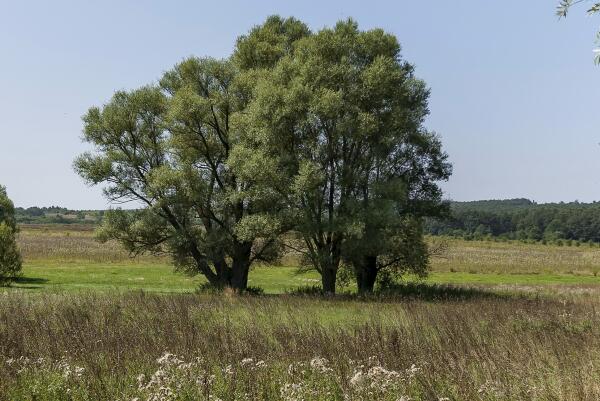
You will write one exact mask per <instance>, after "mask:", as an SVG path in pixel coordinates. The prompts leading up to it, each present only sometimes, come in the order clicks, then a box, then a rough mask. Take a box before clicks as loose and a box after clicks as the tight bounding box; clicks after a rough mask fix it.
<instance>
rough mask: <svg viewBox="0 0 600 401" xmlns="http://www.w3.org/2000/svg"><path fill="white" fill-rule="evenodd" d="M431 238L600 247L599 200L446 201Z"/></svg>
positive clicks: (42, 213) (85, 219)
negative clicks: (447, 208) (447, 207)
mask: <svg viewBox="0 0 600 401" xmlns="http://www.w3.org/2000/svg"><path fill="white" fill-rule="evenodd" d="M15 211H16V217H17V221H18V222H19V223H20V224H91V225H94V224H99V223H100V222H101V221H102V217H103V215H104V211H103V210H69V209H66V208H64V207H59V206H50V207H30V208H26V209H24V208H21V207H18V208H16V210H15ZM425 228H426V232H427V233H428V234H430V235H448V236H453V237H460V238H464V239H501V240H502V239H507V240H509V239H510V240H531V241H542V242H544V241H550V242H559V243H560V242H561V241H563V242H564V241H566V243H567V244H568V243H570V242H571V241H577V242H596V243H600V202H593V203H581V202H570V203H563V202H561V203H542V204H538V203H536V202H533V201H531V200H529V199H506V200H480V201H472V202H450V213H449V216H447V217H446V218H443V219H428V220H427V221H426V224H425Z"/></svg>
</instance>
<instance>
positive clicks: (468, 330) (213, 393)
mask: <svg viewBox="0 0 600 401" xmlns="http://www.w3.org/2000/svg"><path fill="white" fill-rule="evenodd" d="M428 241H429V242H430V243H431V244H432V245H433V246H434V247H435V248H437V249H440V250H443V251H440V252H439V253H438V256H436V257H435V258H433V259H432V273H431V275H430V276H429V278H428V279H427V280H425V281H424V282H423V283H415V280H417V279H416V278H411V277H407V278H406V281H405V283H404V284H400V285H395V286H392V287H391V288H388V289H386V290H385V291H380V292H379V293H377V294H375V295H372V296H369V297H357V296H356V295H353V293H354V292H355V291H356V290H355V287H352V286H348V287H345V289H344V292H346V293H345V294H344V295H340V296H337V297H323V296H320V295H318V294H317V293H316V291H315V290H314V288H311V286H314V285H316V284H319V282H320V280H319V276H318V274H316V273H315V272H302V273H300V274H299V273H298V271H297V267H296V266H297V260H296V259H295V258H294V256H293V255H289V256H288V257H287V258H284V259H283V260H282V261H281V263H282V265H283V266H266V265H265V266H258V267H256V268H254V269H253V270H252V271H251V272H250V277H249V283H250V285H251V286H252V287H261V288H262V289H264V291H265V293H266V294H267V295H254V296H251V295H235V294H233V293H225V294H211V293H207V292H198V287H199V285H201V284H202V283H203V282H204V281H203V280H202V279H201V278H200V277H198V276H196V277H189V276H186V275H185V274H182V273H174V272H173V270H172V267H171V266H170V265H169V263H168V262H169V261H168V259H165V258H156V257H151V256H147V255H146V256H141V257H138V258H135V259H132V258H131V257H130V256H129V255H128V253H127V252H125V251H123V250H122V248H120V247H119V245H118V244H116V243H112V242H108V243H106V244H99V243H98V242H96V241H95V240H94V238H93V232H92V231H91V230H90V229H89V227H88V226H73V225H69V226H56V225H51V226H33V227H31V226H30V227H22V229H21V231H20V233H19V247H20V249H21V251H22V254H23V257H24V274H23V277H22V278H21V279H20V280H19V281H18V282H17V283H15V284H14V285H13V287H11V288H8V289H4V290H2V291H0V400H2V401H3V400H11V401H12V400H34V399H35V400H123V401H125V400H134V399H138V400H219V399H221V400H302V399H303V400H393V401H397V400H409V399H411V400H436V401H438V400H444V399H446V400H515V399H527V400H596V399H598V398H599V397H600V386H598V384H597V382H598V381H597V379H598V377H600V317H599V316H600V315H598V314H597V309H598V305H600V285H598V284H600V277H597V276H596V275H595V271H596V270H595V269H596V268H597V267H600V259H599V256H600V249H599V248H597V247H589V246H580V247H575V246H573V247H566V246H562V247H561V246H554V245H541V244H526V243H522V242H519V241H512V242H493V241H465V240H458V239H452V238H446V239H444V241H443V242H442V243H440V242H439V241H440V238H439V237H432V238H429V239H428ZM417 281H418V280H417ZM298 287H302V288H303V289H302V290H297V288H298ZM294 289H296V290H294ZM270 294H279V295H270Z"/></svg>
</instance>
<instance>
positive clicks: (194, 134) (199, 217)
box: [75, 17, 307, 289]
mask: <svg viewBox="0 0 600 401" xmlns="http://www.w3.org/2000/svg"><path fill="white" fill-rule="evenodd" d="M305 32H307V29H306V27H305V26H304V25H303V24H301V23H300V22H298V21H296V20H294V19H286V20H284V19H281V18H279V17H271V18H269V19H268V20H267V22H266V23H265V24H264V25H262V26H258V27H255V28H254V29H253V30H252V31H251V32H250V33H249V34H248V35H247V36H243V37H241V38H240V39H239V40H238V42H237V48H236V52H235V54H234V56H233V57H232V58H231V59H230V60H215V59H211V58H195V57H191V58H189V59H186V60H184V61H182V62H181V63H179V64H177V65H176V66H175V67H174V68H173V69H172V70H170V71H168V72H166V73H165V74H164V76H163V77H162V79H161V80H160V84H159V86H147V87H144V88H141V89H138V90H134V91H131V92H117V93H116V94H115V95H114V96H113V98H112V99H111V101H110V102H109V103H108V104H106V105H104V106H103V107H102V108H98V107H93V108H91V109H90V110H89V111H88V113H87V114H86V115H85V116H84V118H83V120H84V125H85V130H84V139H85V140H86V141H87V142H89V143H91V144H92V145H94V147H95V152H94V153H86V154H84V155H82V156H80V157H79V158H78V159H77V160H76V162H75V169H76V171H77V172H78V173H79V174H80V175H81V176H82V177H83V178H84V179H85V180H86V181H87V182H88V183H90V184H100V183H105V184H108V185H107V186H106V188H105V194H106V196H107V198H108V199H109V200H110V201H113V202H127V201H135V202H138V203H141V204H142V205H143V206H144V208H143V209H141V210H138V211H135V212H124V211H119V210H114V211H111V212H109V213H107V214H106V216H105V219H104V223H103V227H102V228H101V229H100V230H99V237H100V238H101V239H103V240H109V239H116V240H119V241H120V242H121V243H123V244H124V245H125V247H126V248H127V249H128V250H129V251H130V252H131V253H132V254H140V253H147V252H150V253H157V254H158V253H166V254H169V255H171V256H172V257H173V260H174V262H175V265H176V266H177V267H178V268H179V269H181V270H184V271H186V272H189V273H191V274H195V273H202V274H203V275H204V276H206V278H207V279H208V280H209V282H210V283H211V284H212V285H214V286H218V287H225V286H232V287H234V288H236V289H244V288H245V287H246V286H247V280H248V271H249V268H250V265H251V264H252V263H253V262H254V261H257V260H263V261H265V260H272V259H274V258H276V257H277V256H278V254H279V251H280V249H281V243H280V241H279V235H280V234H281V233H282V232H283V231H285V230H286V229H289V227H288V226H287V224H288V223H286V221H288V220H289V219H286V218H285V217H286V216H285V210H284V208H283V204H282V202H281V201H280V200H279V198H277V197H275V196H273V193H269V192H268V191H261V190H257V189H256V188H255V187H254V186H253V182H252V175H253V174H252V172H251V171H250V170H249V169H248V170H246V171H243V172H241V171H236V170H235V169H234V168H232V164H231V163H230V162H229V157H230V154H231V152H232V151H233V149H234V148H235V147H236V146H237V133H236V132H235V131H234V130H233V129H232V121H234V120H235V119H236V116H237V114H240V113H243V112H244V110H245V109H246V107H247V105H248V102H250V101H251V98H252V96H251V92H252V87H253V83H254V78H253V77H254V75H260V73H261V72H260V71H261V70H263V69H266V68H269V67H270V66H271V65H272V64H273V63H276V62H277V60H278V59H279V58H280V57H282V56H283V55H284V54H285V53H286V52H288V51H291V49H290V44H291V43H292V42H293V41H294V40H295V39H296V38H297V37H300V36H302V35H303V34H304V33H305ZM254 167H255V168H262V169H264V168H265V167H268V166H265V165H262V164H261V165H256V166H254Z"/></svg>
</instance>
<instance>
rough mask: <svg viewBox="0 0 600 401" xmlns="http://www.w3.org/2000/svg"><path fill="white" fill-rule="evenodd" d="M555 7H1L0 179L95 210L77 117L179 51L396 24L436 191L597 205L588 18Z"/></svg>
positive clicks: (598, 152) (598, 71) (97, 197)
mask: <svg viewBox="0 0 600 401" xmlns="http://www.w3.org/2000/svg"><path fill="white" fill-rule="evenodd" d="M555 3H557V1H554V0H552V1H542V0H535V1H530V2H526V3H523V2H517V1H516V0H511V1H508V2H501V3H488V2H485V4H484V2H480V1H475V0H469V1H467V0H464V1H457V2H452V3H450V2H444V1H436V2H428V4H424V3H420V2H404V1H400V2H391V1H390V2H386V1H372V2H368V3H365V2H359V1H332V2H315V1H305V2H302V3H300V2H296V3H295V4H291V3H290V4H279V3H278V2H275V1H260V2H255V3H253V4H247V3H245V2H241V1H228V2H226V1H224V2H219V3H214V4H200V3H196V2H186V1H173V2H169V3H168V4H167V3H161V2H148V3H145V4H144V6H143V7H142V6H139V5H136V4H133V3H125V2H117V1H114V0H112V1H106V2H103V3H101V4H100V3H97V4H92V3H89V4H87V3H86V4H84V3H81V2H75V1H57V2H52V3H46V2H41V1H40V2H28V3H27V4H17V3H16V2H14V3H8V2H5V3H2V4H0V54H2V57H3V63H2V65H1V66H0V72H1V74H0V85H1V86H2V88H3V89H4V91H3V92H2V94H0V121H2V127H1V128H0V184H1V185H5V186H6V187H7V190H8V193H9V196H10V197H11V198H12V200H13V201H14V203H15V205H16V206H20V207H30V206H51V205H57V206H63V207H67V208H69V209H80V210H81V209H106V208H107V207H108V203H107V202H106V200H105V199H104V198H103V197H102V194H101V190H100V188H98V187H95V188H90V187H87V186H86V185H85V184H84V183H83V181H82V180H81V179H80V178H79V177H78V176H77V175H76V174H75V173H74V172H73V169H72V167H71V165H72V161H73V159H74V158H75V157H76V156H77V155H78V154H79V153H81V152H83V151H85V150H88V149H89V148H88V147H87V146H86V145H85V144H83V143H82V142H81V140H80V136H81V128H82V123H81V116H82V115H83V114H84V113H85V111H86V110H87V109H88V108H89V107H91V106H94V105H102V104H104V103H105V102H107V101H108V100H109V98H110V97H111V95H112V94H113V93H114V92H115V91H116V90H120V89H133V88H136V87H139V86H142V85H145V84H148V83H152V82H156V80H157V79H158V78H159V77H160V76H161V74H162V73H163V72H164V71H166V70H168V69H169V68H171V67H172V66H173V65H174V64H175V63H177V62H178V61H180V60H181V59H183V58H184V57H187V56H190V55H196V56H212V57H216V58H221V57H227V56H228V55H229V54H230V53H231V51H232V49H233V46H234V44H235V40H236V38H237V37H238V36H239V35H241V34H244V33H246V32H247V31H248V30H249V29H250V28H251V27H252V26H254V25H256V24H259V23H261V22H263V21H264V20H265V18H266V17H267V16H268V15H272V14H280V15H282V16H294V17H296V18H299V19H301V20H303V21H305V22H306V23H307V24H308V25H309V26H310V27H311V28H312V29H314V30H318V29H319V28H321V27H323V26H331V25H333V24H335V22H336V21H337V20H339V19H345V18H348V17H352V18H354V19H355V20H356V21H357V22H358V23H359V26H360V28H361V29H370V28H374V27H381V28H383V29H385V30H386V31H388V32H391V33H394V34H395V35H396V36H397V37H398V39H399V41H400V43H401V44H402V47H403V52H402V53H403V56H404V58H405V59H406V60H407V61H409V62H411V63H413V64H414V65H415V67H416V75H417V76H418V77H420V78H422V79H424V80H425V82H426V83H427V85H428V86H429V87H430V88H431V98H430V110H431V115H430V117H429V118H428V119H427V122H426V126H427V127H428V128H429V129H431V130H434V131H436V132H438V133H439V134H440V136H441V138H442V141H443V144H444V148H445V150H446V151H447V152H448V154H449V156H450V161H451V162H452V163H453V165H454V173H453V175H452V177H451V179H450V181H449V182H447V183H444V184H443V188H444V190H445V197H446V198H449V199H453V200H456V201H469V200H484V199H510V198H528V199H531V200H534V201H536V202H538V203H547V202H560V201H564V202H570V201H575V200H579V201H581V202H591V201H594V200H600V178H598V174H597V173H598V171H600V146H599V145H598V143H599V142H600V135H598V134H599V133H598V118H597V115H598V113H597V110H596V109H597V107H598V104H600V91H598V88H599V87H600V86H599V84H600V66H595V65H594V63H593V53H592V48H593V47H594V38H595V33H596V30H597V27H598V24H597V22H598V20H597V19H592V18H588V17H586V16H585V9H584V8H583V7H578V8H575V9H574V10H573V11H572V14H571V15H570V16H569V18H567V19H565V20H560V21H559V20H558V19H557V17H556V16H555V15H554V10H555V6H556V4H555Z"/></svg>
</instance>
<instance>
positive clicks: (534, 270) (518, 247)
mask: <svg viewBox="0 0 600 401" xmlns="http://www.w3.org/2000/svg"><path fill="white" fill-rule="evenodd" d="M430 240H432V241H439V239H430ZM445 241H447V249H446V250H445V252H443V254H442V255H441V257H435V258H433V259H432V269H433V271H438V272H448V271H456V272H474V273H508V274H542V273H570V274H582V275H589V274H593V275H596V274H598V272H600V248H598V247H597V246H594V247H590V246H588V245H580V246H557V245H542V244H526V243H523V242H518V241H512V242H493V241H465V240H459V239H445Z"/></svg>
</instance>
